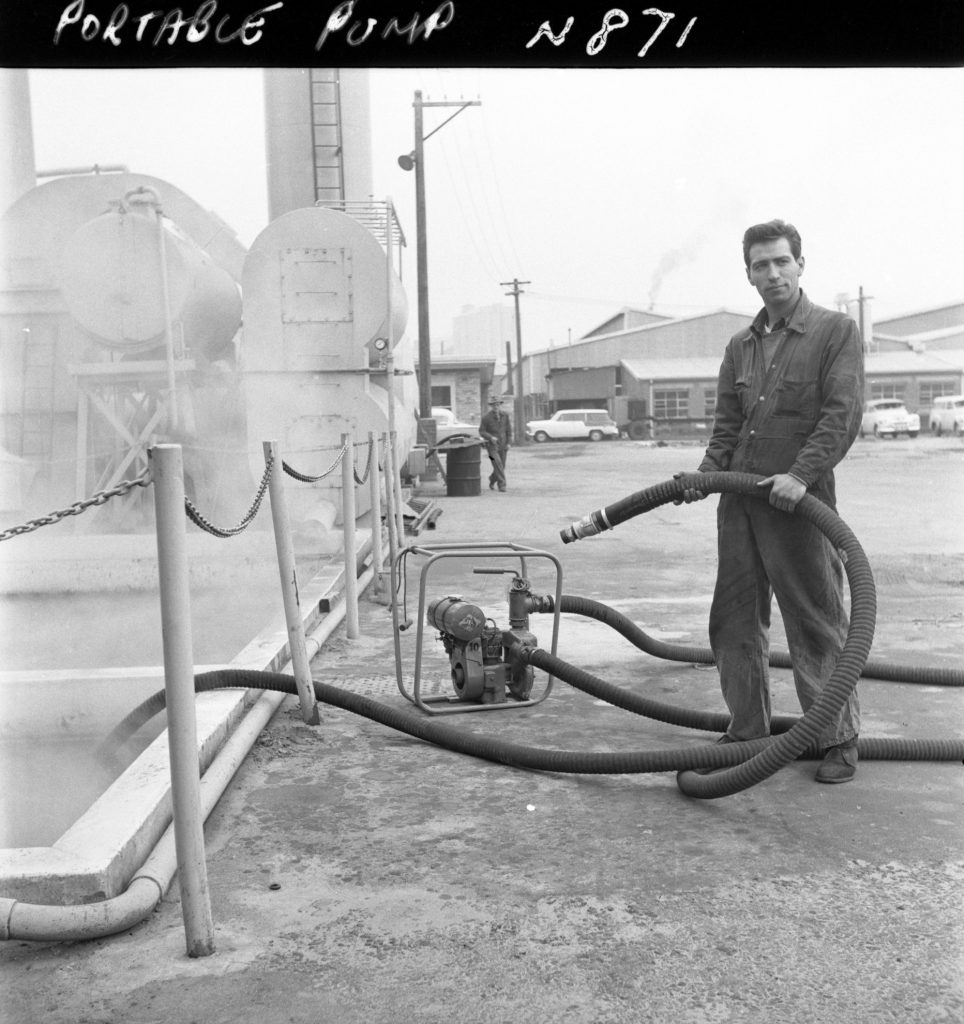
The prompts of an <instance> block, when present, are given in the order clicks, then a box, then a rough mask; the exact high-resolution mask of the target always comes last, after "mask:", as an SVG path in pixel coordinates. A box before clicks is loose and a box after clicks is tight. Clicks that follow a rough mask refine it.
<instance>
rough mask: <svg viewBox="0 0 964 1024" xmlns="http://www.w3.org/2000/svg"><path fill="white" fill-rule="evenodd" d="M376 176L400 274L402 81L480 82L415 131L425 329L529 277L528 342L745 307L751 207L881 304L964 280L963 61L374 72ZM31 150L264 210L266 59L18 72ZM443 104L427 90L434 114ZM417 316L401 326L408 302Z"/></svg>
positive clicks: (811, 270)
mask: <svg viewBox="0 0 964 1024" xmlns="http://www.w3.org/2000/svg"><path fill="white" fill-rule="evenodd" d="M370 76H371V94H372V160H373V181H374V192H375V198H377V199H383V198H385V197H391V198H392V200H393V201H394V203H395V205H396V206H397V207H398V209H399V212H400V215H401V222H402V227H403V229H404V231H405V233H406V236H407V238H408V242H409V247H408V251H407V257H406V266H405V277H406V281H407V282H408V283H409V285H410V286H411V287H412V289H413V290H414V283H415V202H414V186H415V181H414V175H413V174H411V173H406V172H405V171H403V170H402V169H401V168H400V167H399V166H398V164H397V162H396V160H397V157H398V156H399V154H402V153H407V152H409V151H410V150H412V149H413V148H414V119H413V108H412V102H413V98H414V92H415V90H416V89H420V90H421V91H422V93H423V98H424V99H425V100H441V99H447V100H454V99H459V98H464V99H470V100H479V101H480V105H479V106H473V107H468V108H467V109H465V110H464V111H462V112H461V113H460V114H458V116H456V117H455V118H454V120H452V121H451V122H450V123H448V124H446V125H445V126H444V127H442V128H441V129H440V130H439V131H438V132H437V134H434V135H433V136H432V137H431V138H430V139H428V140H427V141H426V143H425V174H426V192H427V201H426V207H427V221H428V232H427V233H428V254H429V294H430V310H431V322H430V327H431V335H432V338H433V342H437V341H438V340H439V339H442V338H447V337H449V336H450V335H451V321H452V317H453V316H455V315H456V314H458V313H459V312H460V310H461V309H462V308H463V307H464V306H472V305H474V306H485V305H489V304H491V303H502V302H504V303H509V302H510V301H511V300H510V299H509V298H508V297H506V295H505V292H506V291H507V289H506V288H504V287H501V285H500V282H503V281H509V280H512V279H513V278H518V279H519V280H520V281H527V282H529V283H528V284H525V285H524V286H523V290H524V295H523V297H522V307H521V309H522V334H523V344H524V348H525V349H526V350H527V351H531V350H534V349H539V348H545V347H547V346H548V345H549V344H550V343H552V344H555V345H561V344H565V343H566V341H567V340H568V336H569V332H570V331H571V334H572V337H573V338H577V337H579V336H580V335H581V334H583V333H585V332H586V331H587V330H589V329H591V328H592V327H594V326H596V325H597V324H598V323H600V322H601V321H602V320H604V319H606V318H607V317H608V316H609V315H611V314H612V313H613V312H615V311H616V310H617V309H618V308H619V307H621V306H623V305H633V306H637V307H640V308H650V307H652V308H654V309H655V310H656V311H657V312H663V313H667V314H686V313H691V312H699V311H701V310H706V309H714V308H719V307H727V308H730V309H733V310H736V311H741V312H748V313H752V312H755V310H756V308H757V307H758V302H757V297H756V295H755V293H754V292H753V290H752V289H751V287H750V285H749V284H748V283H747V281H746V277H745V274H744V270H743V263H742V255H741V251H740V238H741V236H742V233H743V230H744V228H745V227H746V226H747V225H748V224H751V223H754V222H756V221H760V220H768V219H770V218H772V217H783V218H785V219H787V220H791V221H792V222H793V223H795V224H796V225H797V227H798V228H799V230H800V232H801V234H802V236H803V241H804V254H805V256H806V258H807V267H806V271H805V274H804V279H803V284H804V287H805V288H807V289H808V291H809V293H810V295H811V297H812V298H813V299H814V300H815V301H817V302H820V303H822V304H825V305H833V303H834V301H835V298H836V296H837V295H838V294H839V293H842V292H850V293H851V294H853V295H856V293H857V290H858V288H860V287H861V286H862V287H863V288H864V291H865V294H866V295H868V296H872V297H873V315H874V319H875V320H879V319H882V318H884V317H887V316H892V315H894V314H897V313H903V312H910V311H914V310H917V309H921V308H925V307H927V306H931V305H939V304H943V303H948V302H953V301H962V300H964V258H962V255H961V254H962V251H964V250H962V243H961V239H962V237H964V189H962V187H961V177H962V169H964V160H962V156H964V153H962V141H961V125H962V124H964V70H962V69H941V68H924V69H915V68H882V69H872V68H866V69H865V68H853V69H707V70H691V69H677V70H655V69H646V70H639V69H635V70H618V69H611V70H607V69H589V70H572V69H562V70H552V69H522V70H510V69H481V70H480V69H452V70H440V69H435V68H427V69H417V68H405V69H389V70H372V71H371V72H370ZM31 89H32V98H33V122H34V124H33V127H34V136H35V148H36V160H37V166H38V169H46V168H51V167H63V166H73V165H87V166H89V165H91V164H93V163H101V164H108V163H124V164H127V165H128V166H129V167H130V168H131V170H134V171H139V172H143V173H147V174H152V175H155V176H157V177H159V178H163V179H165V180H168V181H170V182H171V183H172V184H174V185H177V186H178V187H179V188H181V189H182V190H184V191H185V192H187V193H189V194H190V195H191V196H193V197H194V198H195V199H196V200H198V201H199V202H200V203H202V204H203V205H204V206H206V207H208V208H210V209H213V210H216V211H217V213H218V214H220V216H221V217H223V218H224V219H225V220H226V221H227V222H228V223H229V224H231V225H232V227H234V228H235V230H236V231H237V232H238V234H239V236H240V238H241V240H242V241H243V242H245V243H246V244H248V243H250V242H251V241H252V240H253V239H254V237H255V236H256V235H257V234H258V232H259V231H260V230H261V229H262V228H263V227H264V226H265V224H266V221H267V199H266V185H265V154H264V124H263V101H262V75H261V72H260V71H257V70H241V69H211V70H206V69H182V70H169V71H153V70H137V71H124V70H110V71H107V70H93V71H82V70H66V71H53V70H44V71H34V72H32V73H31ZM451 113H452V110H451V109H446V108H438V109H427V110H426V111H425V123H424V133H425V134H426V135H427V134H428V133H429V132H431V131H432V130H433V129H434V128H435V127H436V126H438V125H439V124H441V122H442V121H444V120H445V118H446V117H448V116H450V114H451ZM411 309H412V313H411V316H410V321H409V331H410V332H411V333H414V328H415V313H414V309H415V304H414V296H413V297H412V300H411Z"/></svg>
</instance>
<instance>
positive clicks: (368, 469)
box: [351, 437, 375, 487]
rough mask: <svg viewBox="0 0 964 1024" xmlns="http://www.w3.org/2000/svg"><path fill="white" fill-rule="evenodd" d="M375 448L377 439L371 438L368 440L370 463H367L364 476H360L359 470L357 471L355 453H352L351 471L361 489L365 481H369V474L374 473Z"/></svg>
mask: <svg viewBox="0 0 964 1024" xmlns="http://www.w3.org/2000/svg"><path fill="white" fill-rule="evenodd" d="M374 447H375V439H374V438H372V437H370V438H369V439H368V461H367V462H366V463H365V472H364V474H363V475H362V476H359V475H358V470H356V469H355V457H354V453H352V462H351V471H352V474H353V476H354V477H355V483H356V484H358V486H359V487H361V486H362V484H364V483H365V481H366V480H367V479H368V474H369V473H370V472H371V471H372V451H373V449H374Z"/></svg>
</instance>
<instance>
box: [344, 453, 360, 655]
mask: <svg viewBox="0 0 964 1024" xmlns="http://www.w3.org/2000/svg"><path fill="white" fill-rule="evenodd" d="M341 443H342V445H343V446H344V447H345V455H344V457H343V458H342V460H341V510H342V511H341V516H342V532H343V534H344V537H345V635H346V636H347V637H348V639H349V640H357V639H358V637H359V636H361V632H360V631H359V629H358V565H357V564H356V561H355V451H354V448H353V447H352V439H351V434H342V435H341Z"/></svg>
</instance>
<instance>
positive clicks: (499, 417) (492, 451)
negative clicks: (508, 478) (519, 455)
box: [479, 395, 512, 491]
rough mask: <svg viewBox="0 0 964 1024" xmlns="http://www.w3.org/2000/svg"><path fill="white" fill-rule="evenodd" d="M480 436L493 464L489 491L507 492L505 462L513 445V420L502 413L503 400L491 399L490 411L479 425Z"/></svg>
mask: <svg viewBox="0 0 964 1024" xmlns="http://www.w3.org/2000/svg"><path fill="white" fill-rule="evenodd" d="M479 435H480V436H481V438H482V440H483V441H485V448H486V451H487V452H488V454H489V460H490V461H491V463H492V472H491V473H490V474H489V490H490V491H492V490H495V488H496V487H498V488H499V490H500V491H504V490H505V462H506V459H507V458H508V455H509V445H510V444H512V420H511V419H510V418H509V417H508V416H507V415H506V414H505V413H504V412H503V411H502V399H501V398H499V396H498V395H493V396H492V397H491V398H490V399H489V410H488V412H487V413H486V414H485V415H484V416H483V417H482V421H481V423H479Z"/></svg>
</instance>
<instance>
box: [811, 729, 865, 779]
mask: <svg viewBox="0 0 964 1024" xmlns="http://www.w3.org/2000/svg"><path fill="white" fill-rule="evenodd" d="M856 774H857V737H856V736H855V737H854V738H853V739H852V740H848V741H847V742H846V743H841V744H839V745H838V746H836V747H828V748H827V750H826V752H825V753H824V756H823V764H821V765H820V767H819V768H818V769H817V774H816V780H817V782H829V783H836V782H849V781H850V780H851V779H852V778H853V777H854V776H855V775H856Z"/></svg>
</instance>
